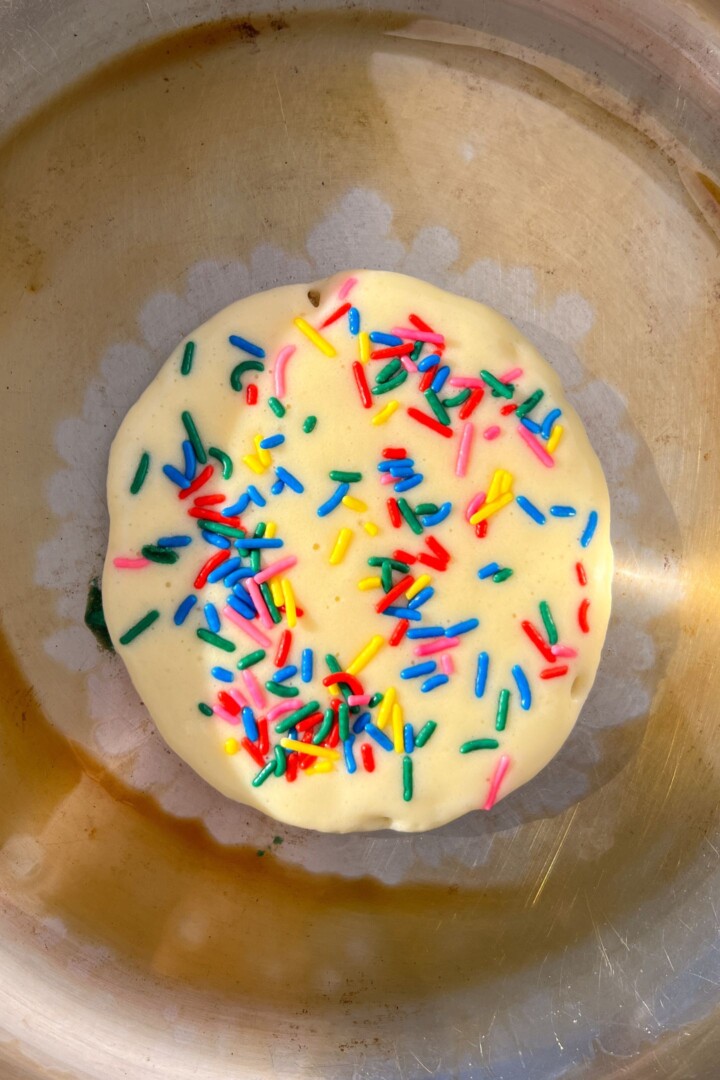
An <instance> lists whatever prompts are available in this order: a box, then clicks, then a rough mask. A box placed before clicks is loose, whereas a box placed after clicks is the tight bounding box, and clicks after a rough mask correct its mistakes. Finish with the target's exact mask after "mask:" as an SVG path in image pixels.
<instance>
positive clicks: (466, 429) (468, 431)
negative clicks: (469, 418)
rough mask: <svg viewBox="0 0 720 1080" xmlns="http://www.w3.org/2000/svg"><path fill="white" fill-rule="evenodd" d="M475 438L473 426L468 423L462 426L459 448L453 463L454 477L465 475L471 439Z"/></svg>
mask: <svg viewBox="0 0 720 1080" xmlns="http://www.w3.org/2000/svg"><path fill="white" fill-rule="evenodd" d="M474 436H475V425H474V424H471V423H468V424H465V425H464V426H463V429H462V435H461V436H460V446H459V449H458V455H457V460H456V462H455V475H456V476H465V474H466V473H467V467H468V460H469V457H470V450H471V448H472V444H473V438H474Z"/></svg>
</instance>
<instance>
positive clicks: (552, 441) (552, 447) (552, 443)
mask: <svg viewBox="0 0 720 1080" xmlns="http://www.w3.org/2000/svg"><path fill="white" fill-rule="evenodd" d="M564 430H565V429H564V428H563V426H562V424H556V425H555V427H554V428H553V429H552V431H551V433H550V438H549V439H548V441H547V443H546V444H545V449H546V450H547V452H548V454H554V453H555V451H556V450H557V445H558V443H559V442H560V440H561V439H562V435H563V431H564Z"/></svg>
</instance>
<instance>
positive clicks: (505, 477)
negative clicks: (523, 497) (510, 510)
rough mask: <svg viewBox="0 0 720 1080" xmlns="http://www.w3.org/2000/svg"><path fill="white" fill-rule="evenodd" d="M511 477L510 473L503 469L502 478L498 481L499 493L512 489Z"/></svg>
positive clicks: (505, 492)
mask: <svg viewBox="0 0 720 1080" xmlns="http://www.w3.org/2000/svg"><path fill="white" fill-rule="evenodd" d="M512 485H513V478H512V473H509V472H507V471H506V470H505V469H503V474H502V480H501V481H500V494H501V495H507V493H508V491H510V490H512Z"/></svg>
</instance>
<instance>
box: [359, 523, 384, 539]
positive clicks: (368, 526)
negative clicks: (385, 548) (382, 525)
mask: <svg viewBox="0 0 720 1080" xmlns="http://www.w3.org/2000/svg"><path fill="white" fill-rule="evenodd" d="M363 529H364V530H365V532H366V533H367V534H368V536H377V534H378V533H379V532H380V530H379V528H378V527H377V525H376V524H375V522H374V521H364V522H363Z"/></svg>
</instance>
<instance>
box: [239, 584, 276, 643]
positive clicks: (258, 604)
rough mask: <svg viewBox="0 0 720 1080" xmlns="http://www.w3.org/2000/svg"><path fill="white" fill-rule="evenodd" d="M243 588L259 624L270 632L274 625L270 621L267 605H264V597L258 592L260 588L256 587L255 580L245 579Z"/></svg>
mask: <svg viewBox="0 0 720 1080" xmlns="http://www.w3.org/2000/svg"><path fill="white" fill-rule="evenodd" d="M245 588H246V589H247V591H248V592H249V593H250V599H251V600H252V602H253V604H254V606H255V610H256V611H257V613H258V616H259V618H260V622H261V623H262V624H263V626H264V627H265V629H266V630H272V629H273V627H274V626H275V623H274V622H273V621H272V618H271V616H270V612H269V611H268V607H267V604H266V603H265V597H264V596H263V594H262V593H261V592H260V586H259V585H258V583H257V581H256V580H255V578H251V577H250V578H246V579H245Z"/></svg>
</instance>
